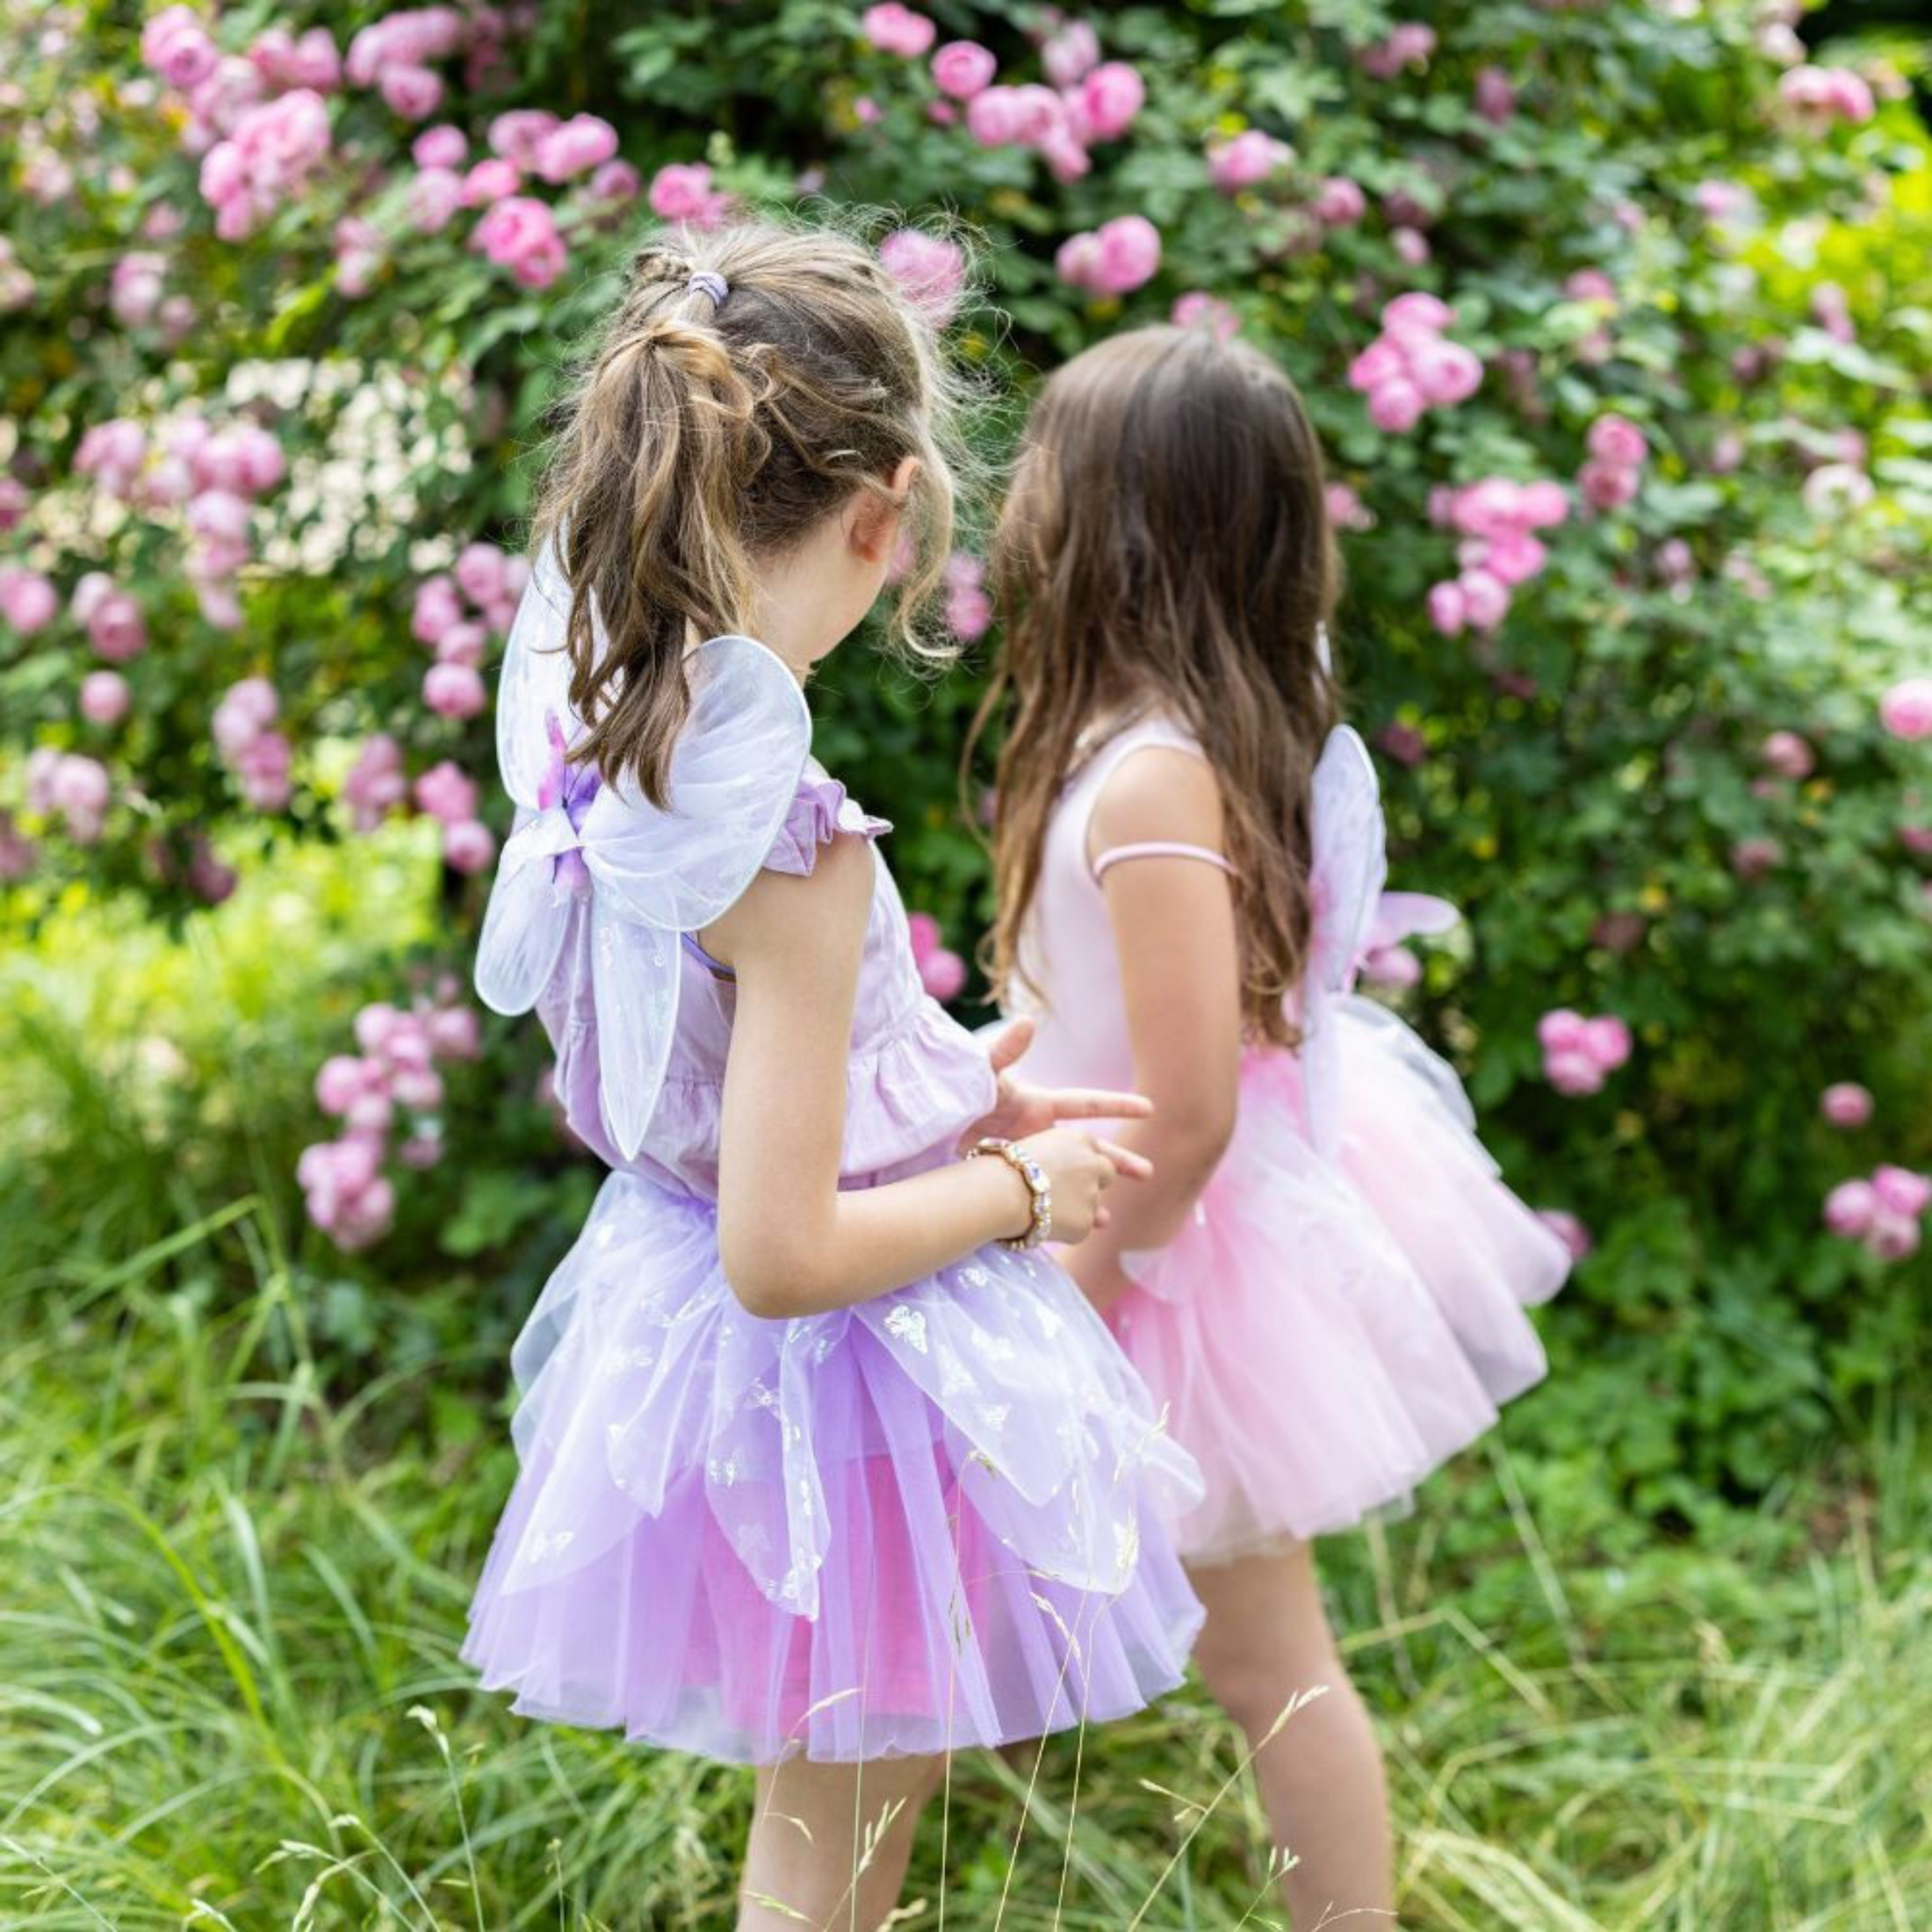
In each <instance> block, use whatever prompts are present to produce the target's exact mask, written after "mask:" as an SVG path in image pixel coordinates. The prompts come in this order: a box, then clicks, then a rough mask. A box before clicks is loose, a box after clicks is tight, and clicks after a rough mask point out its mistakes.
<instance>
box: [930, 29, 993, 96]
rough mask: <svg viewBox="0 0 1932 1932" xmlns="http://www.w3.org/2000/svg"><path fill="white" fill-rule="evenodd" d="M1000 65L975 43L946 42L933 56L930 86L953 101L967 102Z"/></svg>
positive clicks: (969, 41) (972, 41)
mask: <svg viewBox="0 0 1932 1932" xmlns="http://www.w3.org/2000/svg"><path fill="white" fill-rule="evenodd" d="M998 70H999V62H998V61H996V60H995V59H994V58H993V56H992V54H991V53H990V52H989V51H988V50H987V49H986V48H984V47H982V46H980V44H979V42H978V41H977V40H948V42H947V43H946V45H945V46H944V47H941V49H940V50H939V52H938V53H937V54H934V56H933V84H934V86H935V87H936V88H938V89H939V90H940V92H941V94H950V95H951V96H952V97H953V98H954V99H955V101H970V100H971V99H972V97H973V96H974V95H976V94H977V93H978V92H979V91H980V90H982V89H983V88H985V87H987V86H989V85H990V84H991V81H992V77H993V76H994V75H995V74H996V73H998Z"/></svg>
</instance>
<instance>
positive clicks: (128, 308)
mask: <svg viewBox="0 0 1932 1932" xmlns="http://www.w3.org/2000/svg"><path fill="white" fill-rule="evenodd" d="M167 280H168V259H167V257H166V256H162V255H157V254H155V252H154V250H153V249H130V250H129V251H128V252H127V253H126V255H124V256H121V257H120V259H119V261H118V262H116V263H115V264H114V266H113V267H112V270H109V272H108V278H107V306H108V310H109V312H110V313H111V314H112V316H113V318H114V320H115V321H117V322H119V324H120V325H121V327H122V328H147V326H148V324H149V323H150V322H158V323H159V325H160V328H161V336H162V347H163V348H166V349H172V348H173V347H174V346H175V344H176V343H177V342H180V341H181V340H182V339H183V338H184V336H185V335H187V333H188V331H189V330H190V329H191V328H193V327H194V319H195V308H194V304H193V303H192V302H191V301H190V300H189V299H188V298H187V297H186V296H185V295H178V294H177V295H169V294H168V293H167V292H166V289H167Z"/></svg>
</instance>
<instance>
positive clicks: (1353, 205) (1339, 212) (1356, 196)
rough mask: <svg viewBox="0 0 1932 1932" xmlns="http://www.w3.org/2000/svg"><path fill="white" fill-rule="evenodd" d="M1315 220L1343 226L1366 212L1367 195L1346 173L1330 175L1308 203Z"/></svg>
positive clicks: (1337, 226)
mask: <svg viewBox="0 0 1932 1932" xmlns="http://www.w3.org/2000/svg"><path fill="white" fill-rule="evenodd" d="M1309 205H1310V207H1311V209H1312V210H1313V212H1314V214H1315V218H1316V220H1317V221H1320V222H1323V223H1324V224H1325V225H1326V226H1327V227H1331V228H1344V227H1349V226H1351V225H1352V223H1354V222H1357V221H1359V220H1361V219H1362V217H1363V216H1364V215H1365V214H1366V213H1367V212H1368V197H1367V196H1366V195H1365V194H1364V193H1363V192H1362V191H1361V190H1360V188H1359V187H1358V186H1357V185H1356V184H1355V183H1353V182H1352V181H1351V180H1350V179H1349V178H1348V177H1347V176H1346V175H1330V177H1328V179H1327V180H1326V181H1324V182H1323V184H1322V185H1321V188H1320V189H1319V190H1318V191H1316V197H1315V199H1314V201H1313V202H1312V203H1310V204H1309Z"/></svg>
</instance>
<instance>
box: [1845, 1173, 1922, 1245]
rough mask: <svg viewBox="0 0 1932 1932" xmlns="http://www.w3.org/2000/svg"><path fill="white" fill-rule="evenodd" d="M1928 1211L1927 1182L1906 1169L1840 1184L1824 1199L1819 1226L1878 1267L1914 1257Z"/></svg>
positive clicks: (1875, 1174)
mask: <svg viewBox="0 0 1932 1932" xmlns="http://www.w3.org/2000/svg"><path fill="white" fill-rule="evenodd" d="M1928 1206H1932V1180H1928V1179H1927V1178H1926V1177H1925V1176H1924V1175H1923V1174H1916V1173H1914V1172H1913V1171H1912V1170H1911V1169H1910V1168H1909V1167H1894V1166H1883V1167H1878V1168H1874V1169H1873V1170H1872V1171H1871V1174H1870V1176H1868V1177H1867V1178H1866V1179H1863V1180H1842V1181H1840V1182H1839V1184H1838V1185H1837V1186H1835V1187H1834V1188H1833V1189H1832V1191H1831V1192H1830V1193H1828V1194H1827V1195H1826V1196H1825V1225H1826V1227H1827V1228H1828V1229H1830V1230H1831V1231H1832V1233H1834V1234H1835V1235H1842V1236H1844V1237H1845V1238H1846V1239H1847V1240H1848V1241H1856V1242H1859V1243H1862V1244H1863V1245H1864V1248H1865V1251H1866V1252H1867V1253H1870V1254H1874V1255H1876V1256H1878V1258H1879V1260H1881V1261H1902V1260H1904V1259H1905V1258H1906V1257H1907V1255H1910V1254H1915V1253H1917V1251H1918V1247H1919V1239H1920V1233H1921V1230H1920V1226H1919V1223H1920V1222H1921V1220H1923V1218H1924V1216H1925V1211H1926V1208H1928Z"/></svg>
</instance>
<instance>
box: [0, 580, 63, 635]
mask: <svg viewBox="0 0 1932 1932" xmlns="http://www.w3.org/2000/svg"><path fill="white" fill-rule="evenodd" d="M60 608H61V598H60V593H59V592H58V591H56V590H55V589H54V586H53V584H52V583H51V582H49V581H48V580H47V578H45V577H43V576H42V575H41V574H40V572H39V571H37V570H24V569H22V568H21V566H19V565H18V564H0V618H4V619H5V621H6V622H7V623H8V624H11V626H12V627H13V629H14V630H16V631H18V632H19V633H20V635H21V636H22V637H24V638H31V637H32V635H33V633H34V632H35V631H40V630H43V629H45V628H46V626H47V624H50V623H52V622H53V620H54V614H55V613H56V612H57V611H58V610H59V609H60Z"/></svg>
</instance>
